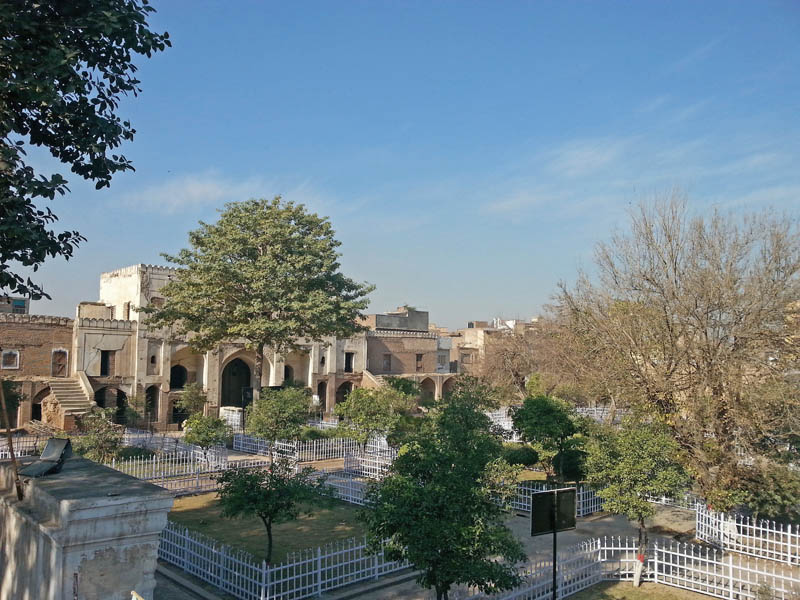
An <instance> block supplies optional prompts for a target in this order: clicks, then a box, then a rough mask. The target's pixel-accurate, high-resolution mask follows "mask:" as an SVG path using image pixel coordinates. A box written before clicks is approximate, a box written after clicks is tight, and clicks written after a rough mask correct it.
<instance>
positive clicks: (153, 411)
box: [144, 385, 160, 423]
mask: <svg viewBox="0 0 800 600" xmlns="http://www.w3.org/2000/svg"><path fill="white" fill-rule="evenodd" d="M159 395H160V390H159V389H158V386H157V385H151V386H150V387H148V388H147V389H146V390H145V391H144V414H145V418H146V419H147V422H148V423H152V422H153V421H158V397H159Z"/></svg>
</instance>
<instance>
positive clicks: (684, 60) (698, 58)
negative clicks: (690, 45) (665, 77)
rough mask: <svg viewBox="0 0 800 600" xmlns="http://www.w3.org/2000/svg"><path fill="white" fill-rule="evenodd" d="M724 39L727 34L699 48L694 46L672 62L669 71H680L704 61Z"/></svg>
mask: <svg viewBox="0 0 800 600" xmlns="http://www.w3.org/2000/svg"><path fill="white" fill-rule="evenodd" d="M724 39H725V36H719V37H716V38H714V39H712V40H709V41H708V42H706V43H705V44H702V45H701V46H698V47H697V48H694V49H693V50H691V51H689V53H687V54H685V55H684V56H682V57H681V58H679V59H678V60H676V61H674V62H672V63H671V64H670V65H669V66H668V67H667V73H678V72H680V71H684V70H686V69H688V68H690V67H692V66H693V65H695V64H697V63H699V62H702V61H703V60H705V59H706V58H708V56H710V55H711V53H712V52H713V51H714V48H716V47H717V46H718V45H719V44H720V43H721V42H722V40H724Z"/></svg>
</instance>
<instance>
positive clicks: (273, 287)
mask: <svg viewBox="0 0 800 600" xmlns="http://www.w3.org/2000/svg"><path fill="white" fill-rule="evenodd" d="M189 243H190V246H191V247H190V248H188V249H183V250H181V251H180V252H179V253H178V254H177V255H175V256H170V255H164V256H165V258H166V259H167V260H168V261H169V262H172V263H174V264H176V265H178V266H179V268H180V271H179V273H178V275H177V276H176V277H174V278H173V279H172V281H170V282H169V283H168V284H167V285H166V286H164V287H163V288H162V289H161V293H162V294H164V296H165V298H166V302H165V304H164V306H163V307H160V308H159V307H152V306H151V307H148V308H145V309H144V311H145V312H146V313H148V314H149V317H148V319H147V321H148V323H149V324H150V326H152V327H174V328H175V333H177V334H178V335H190V344H191V345H192V347H193V348H194V349H195V350H198V351H204V350H208V349H211V348H213V347H214V346H216V345H217V344H218V343H219V342H221V341H224V340H231V339H240V340H244V341H245V342H246V343H247V345H248V346H249V347H251V348H252V349H254V350H256V351H262V350H263V349H264V348H265V347H269V348H272V349H273V350H276V351H278V352H283V351H285V350H288V349H292V348H295V347H296V346H297V344H298V340H300V339H301V338H305V339H306V340H317V341H321V340H322V339H323V338H324V337H326V336H339V337H349V336H350V335H352V334H353V333H355V332H356V331H358V330H359V326H358V325H357V324H356V321H357V320H358V318H359V317H360V316H361V311H362V310H363V309H364V308H366V306H367V300H366V295H367V294H368V293H369V292H370V291H372V286H369V285H363V284H359V283H356V282H355V281H353V280H352V279H349V278H347V277H345V276H344V275H343V274H342V273H341V271H340V264H339V261H338V257H339V254H338V252H337V248H338V247H339V245H340V243H339V242H338V241H337V240H336V239H335V237H334V231H333V228H332V227H331V224H330V221H329V220H328V219H327V218H324V217H319V216H318V215H316V214H314V213H310V212H308V211H307V210H306V208H305V207H304V206H303V205H302V204H294V203H293V202H284V201H283V200H281V198H280V197H276V198H274V199H272V200H266V199H252V200H247V201H243V202H231V203H228V204H226V205H225V209H224V210H222V211H221V213H220V217H219V219H218V221H217V222H216V223H204V222H202V221H201V222H200V227H199V228H198V229H196V230H194V231H192V232H190V233H189Z"/></svg>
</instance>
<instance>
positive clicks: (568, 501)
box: [531, 488, 577, 600]
mask: <svg viewBox="0 0 800 600" xmlns="http://www.w3.org/2000/svg"><path fill="white" fill-rule="evenodd" d="M576 493H577V490H576V489H575V488H564V489H560V490H547V491H546V492H535V493H534V494H532V495H531V536H537V535H543V534H545V533H552V534H553V600H557V597H558V596H557V594H558V581H557V574H558V571H557V565H556V562H557V553H558V535H557V534H558V532H559V531H567V530H568V529H575V520H576V519H575V509H576V503H575V500H576Z"/></svg>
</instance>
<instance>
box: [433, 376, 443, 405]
mask: <svg viewBox="0 0 800 600" xmlns="http://www.w3.org/2000/svg"><path fill="white" fill-rule="evenodd" d="M433 383H434V385H435V386H436V388H435V389H436V391H435V392H434V397H435V398H436V399H437V400H441V399H442V377H441V376H440V375H435V376H434V377H433Z"/></svg>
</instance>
